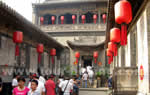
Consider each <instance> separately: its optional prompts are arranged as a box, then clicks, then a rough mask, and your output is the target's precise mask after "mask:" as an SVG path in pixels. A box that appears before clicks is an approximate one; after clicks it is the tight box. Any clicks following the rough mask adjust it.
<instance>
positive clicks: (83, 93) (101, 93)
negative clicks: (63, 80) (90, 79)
mask: <svg viewBox="0 0 150 95" xmlns="http://www.w3.org/2000/svg"><path fill="white" fill-rule="evenodd" d="M109 93H110V90H109V89H108V88H80V91H79V95H109Z"/></svg>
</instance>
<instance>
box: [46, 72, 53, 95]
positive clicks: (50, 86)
mask: <svg viewBox="0 0 150 95" xmlns="http://www.w3.org/2000/svg"><path fill="white" fill-rule="evenodd" d="M54 79H55V75H53V74H51V75H50V78H49V79H48V80H47V81H46V83H45V88H46V95H55V82H54Z"/></svg>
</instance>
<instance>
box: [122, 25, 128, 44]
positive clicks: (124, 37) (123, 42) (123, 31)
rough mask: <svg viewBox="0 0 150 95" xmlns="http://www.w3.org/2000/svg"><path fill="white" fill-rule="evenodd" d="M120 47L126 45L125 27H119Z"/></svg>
mask: <svg viewBox="0 0 150 95" xmlns="http://www.w3.org/2000/svg"><path fill="white" fill-rule="evenodd" d="M121 45H122V46H124V45H127V25H126V24H122V25H121Z"/></svg>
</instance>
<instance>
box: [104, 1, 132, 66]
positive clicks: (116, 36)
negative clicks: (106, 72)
mask: <svg viewBox="0 0 150 95" xmlns="http://www.w3.org/2000/svg"><path fill="white" fill-rule="evenodd" d="M114 9H115V22H116V23H117V24H121V31H120V29H119V28H112V29H111V30H110V42H109V43H108V49H107V51H106V52H107V56H108V57H109V60H108V64H111V62H112V61H113V56H117V44H119V43H120V44H121V45H122V46H125V45H127V24H129V23H130V22H131V21H132V7H131V4H130V3H129V2H128V1H127V0H120V1H118V2H117V3H116V4H115V6H114Z"/></svg>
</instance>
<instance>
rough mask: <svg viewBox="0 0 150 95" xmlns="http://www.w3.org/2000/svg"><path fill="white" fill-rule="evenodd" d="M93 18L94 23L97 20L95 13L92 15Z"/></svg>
mask: <svg viewBox="0 0 150 95" xmlns="http://www.w3.org/2000/svg"><path fill="white" fill-rule="evenodd" d="M93 20H94V23H95V24H96V21H97V15H96V14H95V15H93Z"/></svg>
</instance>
